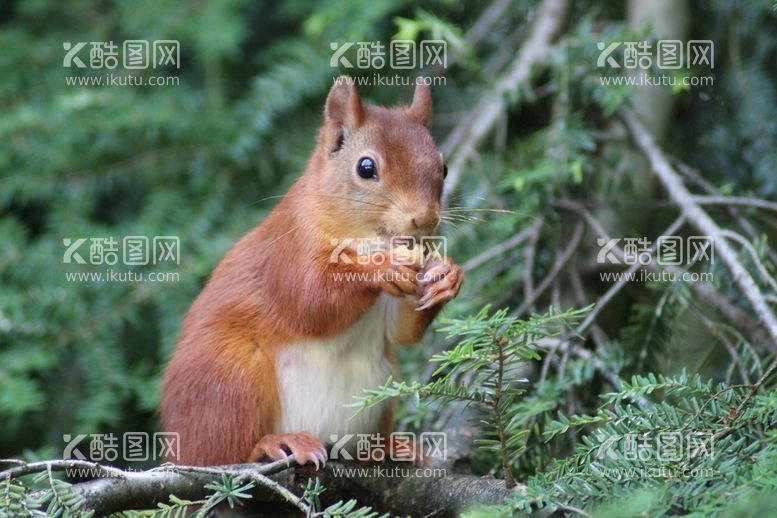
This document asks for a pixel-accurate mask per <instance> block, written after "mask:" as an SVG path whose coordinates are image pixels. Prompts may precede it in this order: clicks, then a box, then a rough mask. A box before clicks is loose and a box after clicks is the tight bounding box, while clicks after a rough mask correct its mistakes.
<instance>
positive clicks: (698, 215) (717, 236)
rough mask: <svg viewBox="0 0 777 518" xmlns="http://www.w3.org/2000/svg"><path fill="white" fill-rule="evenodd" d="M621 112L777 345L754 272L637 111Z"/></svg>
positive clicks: (775, 324) (775, 323)
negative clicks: (667, 156) (661, 147)
mask: <svg viewBox="0 0 777 518" xmlns="http://www.w3.org/2000/svg"><path fill="white" fill-rule="evenodd" d="M620 113H621V117H622V119H623V120H624V122H625V124H626V127H627V128H628V130H629V133H630V134H631V136H632V138H633V139H634V142H635V143H636V145H637V147H638V148H639V149H640V150H641V151H642V152H643V153H644V154H645V156H646V157H647V159H648V161H649V162H650V165H651V169H652V171H653V173H655V174H656V176H657V177H658V178H659V180H660V181H661V183H662V184H663V185H664V188H665V189H666V190H667V191H668V192H669V196H670V197H671V199H672V201H674V202H675V204H676V205H677V206H678V207H679V208H680V210H681V211H682V213H683V214H684V215H685V217H686V218H687V219H688V222H689V223H691V224H692V225H693V226H695V227H696V228H697V229H698V230H699V231H700V232H702V233H704V234H705V235H707V236H709V237H710V238H711V239H712V240H713V242H714V243H715V248H716V251H717V255H718V256H719V257H720V258H721V260H722V261H723V263H725V265H726V266H727V267H728V269H729V270H730V271H731V275H732V277H733V278H734V282H735V283H736V284H737V286H738V287H739V290H740V291H741V292H742V294H743V295H744V296H745V298H747V300H748V302H750V304H751V305H752V307H753V309H754V310H755V313H756V315H758V319H759V320H760V321H761V324H762V325H763V326H764V328H765V329H766V331H767V333H768V334H769V338H770V340H771V347H772V348H775V347H777V318H775V316H774V313H773V312H772V310H771V308H770V307H769V305H768V304H767V303H766V300H765V299H764V297H763V294H762V293H761V290H759V289H758V286H757V285H756V284H755V281H754V280H753V278H752V277H751V276H750V273H749V272H748V271H747V270H746V269H745V267H744V266H742V263H740V262H739V259H738V257H737V254H736V252H735V251H734V249H733V248H731V246H730V245H729V244H728V241H726V240H725V239H724V237H723V235H722V234H721V229H720V227H719V226H718V225H717V223H715V221H713V219H712V218H710V216H709V215H708V214H707V213H706V212H705V211H704V210H703V209H702V208H701V207H700V206H699V205H698V204H697V203H695V202H694V201H693V195H692V194H691V193H690V192H689V191H688V189H687V188H686V187H685V185H684V184H683V182H682V179H681V178H680V176H679V175H678V174H677V172H676V171H675V170H674V168H673V167H672V166H671V165H670V163H669V161H668V160H667V158H666V156H664V154H663V152H662V151H661V150H660V149H659V147H658V146H657V145H656V143H655V142H654V141H653V137H651V136H650V133H649V132H648V131H647V130H646V129H645V127H644V126H643V125H642V123H641V122H640V121H639V120H638V119H637V116H636V114H635V113H634V112H633V111H632V110H630V109H628V108H622V109H621V112H620Z"/></svg>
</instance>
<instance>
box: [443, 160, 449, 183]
mask: <svg viewBox="0 0 777 518" xmlns="http://www.w3.org/2000/svg"><path fill="white" fill-rule="evenodd" d="M442 178H443V180H444V179H446V178H448V164H443V165H442Z"/></svg>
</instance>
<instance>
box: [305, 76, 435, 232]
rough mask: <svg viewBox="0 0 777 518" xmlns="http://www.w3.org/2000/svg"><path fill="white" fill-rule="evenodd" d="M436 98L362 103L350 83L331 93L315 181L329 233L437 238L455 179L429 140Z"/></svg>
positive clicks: (423, 92)
mask: <svg viewBox="0 0 777 518" xmlns="http://www.w3.org/2000/svg"><path fill="white" fill-rule="evenodd" d="M431 115H432V97H431V93H430V91H429V87H428V86H426V85H424V84H417V85H416V88H415V93H414V95H413V102H412V104H411V105H410V106H401V107H397V108H392V109H388V108H381V107H376V106H368V105H365V104H362V102H361V99H360V98H359V93H358V91H357V89H356V86H355V85H354V84H353V81H352V80H351V78H350V77H346V76H342V77H340V78H338V79H337V81H336V82H335V85H334V86H333V87H332V89H331V90H330V92H329V96H328V97H327V100H326V107H325V110H324V125H323V127H322V128H321V132H320V134H319V143H318V146H319V149H318V153H319V160H320V161H319V162H318V165H320V167H317V168H316V173H315V179H314V180H313V181H314V183H315V184H316V185H315V188H314V189H313V191H314V192H315V193H317V195H316V197H317V198H318V199H316V200H314V203H315V204H316V205H317V206H318V207H319V208H321V209H323V210H319V211H317V214H319V215H322V216H323V217H324V218H325V221H322V220H321V219H319V221H318V223H319V224H323V225H324V226H325V227H327V228H326V231H327V233H330V235H337V236H339V237H357V238H361V237H368V238H370V237H379V238H384V239H385V238H389V237H392V236H415V237H421V236H424V235H429V234H431V233H432V232H433V231H434V229H435V228H436V227H437V225H438V223H439V221H440V216H439V210H440V195H441V194H442V187H443V179H444V177H445V174H446V172H447V170H446V167H445V163H444V160H443V156H442V154H441V153H440V151H439V150H438V149H437V146H435V144H434V140H433V139H432V136H431V135H430V134H429V130H428V126H429V122H430V120H431Z"/></svg>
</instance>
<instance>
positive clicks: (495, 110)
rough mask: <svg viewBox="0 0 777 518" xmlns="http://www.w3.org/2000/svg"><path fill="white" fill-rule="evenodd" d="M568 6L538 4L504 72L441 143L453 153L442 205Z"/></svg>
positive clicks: (545, 49) (563, 1)
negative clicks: (521, 44) (492, 87)
mask: <svg viewBox="0 0 777 518" xmlns="http://www.w3.org/2000/svg"><path fill="white" fill-rule="evenodd" d="M568 7H569V1H568V0H545V1H544V2H543V3H542V5H540V7H539V9H538V11H537V18H536V19H535V21H534V23H533V25H532V28H531V30H530V33H529V37H528V39H527V40H526V43H525V44H524V45H523V47H521V50H520V51H519V52H518V55H517V57H516V58H515V60H514V61H513V63H512V65H511V66H510V68H509V69H508V71H507V73H506V74H505V75H504V76H503V77H502V78H501V79H500V80H499V81H498V82H497V83H496V86H495V87H494V89H493V90H491V91H490V92H489V93H487V94H486V95H485V96H483V97H482V98H481V99H480V101H479V102H478V103H477V104H476V105H475V107H474V108H473V109H472V110H471V111H470V112H469V113H468V114H467V115H466V116H464V117H462V119H461V122H459V124H458V125H457V126H456V127H455V128H454V129H453V131H452V132H451V134H450V137H448V138H447V139H446V140H445V142H444V143H443V145H442V146H441V148H442V151H443V153H444V154H450V153H455V154H454V155H453V157H452V159H451V160H449V162H448V178H447V180H446V181H445V187H444V189H443V195H442V204H441V205H442V206H445V205H447V202H448V200H449V198H450V196H451V194H452V193H453V191H454V190H455V189H456V186H457V184H458V182H459V180H460V178H461V173H462V170H463V168H464V166H465V165H466V163H467V161H468V160H469V158H470V157H471V156H472V155H473V154H474V152H475V149H476V148H477V147H478V146H479V145H480V144H481V143H482V142H483V139H484V138H485V137H486V135H487V134H488V133H489V131H491V129H492V128H493V127H494V125H495V124H496V123H497V121H498V120H499V117H500V116H502V115H503V114H504V110H505V107H506V106H507V99H506V95H507V94H509V93H510V92H513V91H515V89H516V87H517V86H518V85H520V84H522V83H525V82H527V81H528V80H529V79H530V78H531V74H532V69H533V68H534V66H535V65H538V64H540V63H542V62H543V61H545V58H546V57H547V55H548V54H549V53H550V49H551V42H552V41H553V38H555V36H556V34H557V33H558V31H559V29H560V28H561V23H562V21H563V20H564V17H565V13H566V12H567V8H568Z"/></svg>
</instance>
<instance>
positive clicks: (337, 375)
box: [274, 294, 397, 442]
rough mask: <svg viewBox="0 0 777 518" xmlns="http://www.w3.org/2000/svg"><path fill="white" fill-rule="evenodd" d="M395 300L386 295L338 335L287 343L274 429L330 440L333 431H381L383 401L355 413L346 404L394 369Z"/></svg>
mask: <svg viewBox="0 0 777 518" xmlns="http://www.w3.org/2000/svg"><path fill="white" fill-rule="evenodd" d="M396 303H397V302H396V299H392V298H391V297H389V296H388V295H386V294H381V295H380V297H379V298H378V300H377V301H376V303H375V305H374V306H373V307H372V308H371V309H370V310H369V311H368V312H367V313H366V314H365V315H364V316H363V317H362V318H361V319H360V320H359V321H358V322H356V323H355V324H354V325H353V326H351V327H350V328H349V329H347V330H346V331H344V332H342V333H340V334H339V335H337V336H333V337H329V338H326V339H322V340H306V341H304V342H300V343H297V344H293V345H289V346H287V347H284V348H283V350H282V352H281V354H279V355H278V358H277V363H276V366H275V367H276V372H277V375H278V381H279V384H280V389H281V390H280V392H281V403H282V409H281V412H282V417H281V419H280V422H279V424H278V425H277V426H276V429H275V430H274V432H275V433H293V432H302V431H307V432H310V433H311V434H313V435H315V436H317V437H318V438H319V439H321V440H322V441H325V442H331V441H332V440H333V439H332V437H331V436H332V435H337V436H339V437H342V436H343V435H344V434H359V433H375V432H377V431H378V423H379V420H380V417H381V414H382V413H383V410H384V406H383V405H377V406H374V407H372V408H368V409H367V410H364V411H362V412H360V413H359V414H358V415H356V416H354V417H352V416H353V414H354V411H355V409H354V408H353V407H346V406H344V405H347V404H350V403H353V402H354V399H353V398H354V396H359V395H363V391H364V389H374V388H378V387H379V386H380V385H382V384H383V383H385V381H386V378H387V377H388V376H389V375H390V374H391V373H392V371H391V364H390V363H389V361H388V360H387V359H386V357H385V350H386V345H387V342H388V338H387V326H388V323H389V319H391V318H393V312H394V310H395V304H396Z"/></svg>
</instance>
